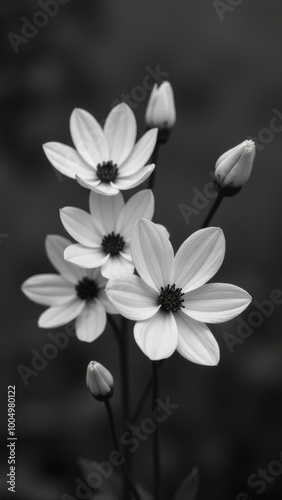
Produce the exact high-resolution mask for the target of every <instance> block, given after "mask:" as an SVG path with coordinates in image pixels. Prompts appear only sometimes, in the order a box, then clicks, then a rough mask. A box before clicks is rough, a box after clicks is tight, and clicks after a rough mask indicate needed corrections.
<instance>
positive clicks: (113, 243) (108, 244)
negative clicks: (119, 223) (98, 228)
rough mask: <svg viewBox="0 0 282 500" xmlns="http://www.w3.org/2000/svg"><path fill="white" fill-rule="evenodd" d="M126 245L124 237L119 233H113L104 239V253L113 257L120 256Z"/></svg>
mask: <svg viewBox="0 0 282 500" xmlns="http://www.w3.org/2000/svg"><path fill="white" fill-rule="evenodd" d="M124 245H125V241H124V239H123V237H122V236H121V235H120V234H119V233H118V234H115V233H114V232H113V231H112V232H111V233H110V234H108V235H107V236H104V238H103V239H102V247H103V250H104V252H105V253H110V254H111V255H118V254H119V252H122V250H123V247H124Z"/></svg>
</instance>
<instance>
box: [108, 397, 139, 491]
mask: <svg viewBox="0 0 282 500" xmlns="http://www.w3.org/2000/svg"><path fill="white" fill-rule="evenodd" d="M105 406H106V410H107V414H108V419H109V424H110V429H111V434H112V438H113V443H114V446H115V448H116V449H117V451H119V452H120V453H121V450H120V446H119V442H118V438H117V432H116V428H115V422H114V416H113V410H112V407H111V404H110V401H109V400H108V401H105ZM122 467H123V471H124V474H125V476H126V479H127V481H128V484H129V486H130V489H131V491H132V493H133V494H134V496H135V498H136V500H141V497H140V495H139V493H138V491H137V489H136V486H135V484H134V481H133V479H132V477H131V474H130V471H129V469H128V467H127V463H126V460H125V461H124V462H123V463H122Z"/></svg>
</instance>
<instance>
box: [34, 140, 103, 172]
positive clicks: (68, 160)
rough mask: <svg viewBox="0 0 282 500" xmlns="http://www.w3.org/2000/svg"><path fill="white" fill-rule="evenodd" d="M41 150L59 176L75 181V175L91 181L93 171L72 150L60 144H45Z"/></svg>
mask: <svg viewBox="0 0 282 500" xmlns="http://www.w3.org/2000/svg"><path fill="white" fill-rule="evenodd" d="M43 150H44V153H45V154H46V156H47V158H48V160H49V161H50V163H51V164H52V165H53V167H55V168H56V169H57V170H58V171H59V172H61V174H64V175H66V176H67V177H70V178H71V179H75V176H76V175H80V176H81V177H83V178H85V179H86V180H91V179H92V177H93V175H94V172H93V169H92V168H91V167H90V166H89V165H88V164H87V163H85V161H84V160H83V159H82V158H81V156H80V155H79V154H78V153H77V152H76V151H75V149H74V148H72V147H70V146H66V145H65V144H61V143H60V142H47V143H46V144H43Z"/></svg>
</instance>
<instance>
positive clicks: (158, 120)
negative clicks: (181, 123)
mask: <svg viewBox="0 0 282 500" xmlns="http://www.w3.org/2000/svg"><path fill="white" fill-rule="evenodd" d="M175 121H176V112H175V104H174V96H173V90H172V86H171V84H170V83H169V82H163V83H161V85H160V86H159V87H158V85H157V84H156V83H155V85H154V87H153V90H152V92H151V95H150V98H149V102H148V106H147V109H146V114H145V122H146V125H147V127H148V128H153V127H157V128H158V129H160V130H170V129H171V128H172V127H173V125H174V124H175Z"/></svg>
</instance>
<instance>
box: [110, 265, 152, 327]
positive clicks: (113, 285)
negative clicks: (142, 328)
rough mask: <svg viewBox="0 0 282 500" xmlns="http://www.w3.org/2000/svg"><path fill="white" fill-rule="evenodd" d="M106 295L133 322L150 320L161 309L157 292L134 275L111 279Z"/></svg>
mask: <svg viewBox="0 0 282 500" xmlns="http://www.w3.org/2000/svg"><path fill="white" fill-rule="evenodd" d="M106 294H107V296H108V297H109V299H110V301H111V302H112V304H113V305H114V307H115V308H116V309H117V311H119V312H120V314H122V315H123V316H125V317H126V318H128V319H132V320H133V321H139V320H144V319H148V318H150V317H151V316H153V315H154V314H156V312H157V311H158V310H159V309H160V307H161V306H160V305H158V303H157V298H158V296H157V293H156V292H155V290H153V289H152V288H150V287H149V286H147V285H146V284H145V283H144V282H143V281H142V280H141V279H140V278H139V277H138V276H134V275H133V276H123V277H121V278H119V277H117V278H113V279H111V280H110V281H109V282H108V284H107V286H106Z"/></svg>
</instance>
